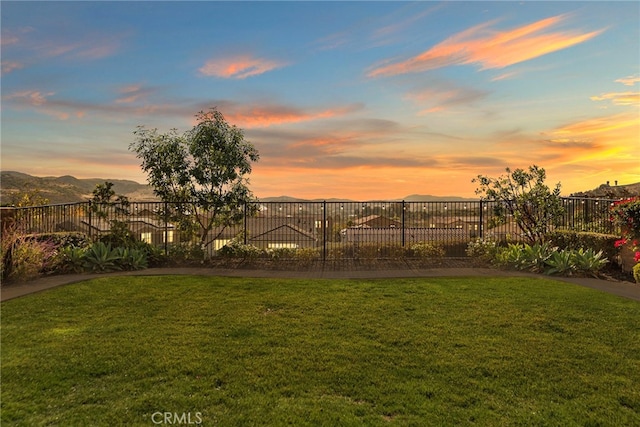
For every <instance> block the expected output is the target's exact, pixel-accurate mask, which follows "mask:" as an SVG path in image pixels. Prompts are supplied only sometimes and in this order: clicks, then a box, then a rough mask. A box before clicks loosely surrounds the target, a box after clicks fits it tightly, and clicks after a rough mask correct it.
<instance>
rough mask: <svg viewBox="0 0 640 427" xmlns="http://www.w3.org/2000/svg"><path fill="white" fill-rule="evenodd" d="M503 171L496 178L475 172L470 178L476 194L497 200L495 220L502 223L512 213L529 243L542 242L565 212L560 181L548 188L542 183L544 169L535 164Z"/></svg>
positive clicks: (544, 175)
mask: <svg viewBox="0 0 640 427" xmlns="http://www.w3.org/2000/svg"><path fill="white" fill-rule="evenodd" d="M506 172H507V175H506V176H504V175H502V176H500V177H498V178H490V177H487V176H482V175H478V177H477V178H475V179H474V180H473V181H472V182H476V183H478V185H479V187H478V188H477V189H476V194H479V195H482V197H483V198H485V199H486V200H490V201H495V202H498V203H497V204H496V205H495V206H494V215H495V218H496V219H497V222H498V224H505V223H506V222H507V221H508V218H510V217H511V218H513V220H514V221H515V223H516V225H517V226H518V228H519V229H520V230H521V231H522V233H523V235H524V237H525V239H526V240H527V241H528V242H529V243H536V242H543V241H544V240H545V236H546V234H547V233H548V232H549V231H550V230H551V228H552V227H553V226H555V225H558V224H559V222H560V220H561V219H562V216H563V214H564V206H563V204H562V199H561V197H560V183H558V184H557V185H556V187H555V188H554V189H553V190H551V189H550V188H549V187H548V186H547V185H545V184H544V181H545V179H546V172H545V170H544V169H543V168H540V167H538V166H535V165H533V166H530V167H529V169H528V170H523V169H516V170H514V171H513V172H512V171H511V170H510V169H509V168H507V169H506ZM496 225H497V224H496Z"/></svg>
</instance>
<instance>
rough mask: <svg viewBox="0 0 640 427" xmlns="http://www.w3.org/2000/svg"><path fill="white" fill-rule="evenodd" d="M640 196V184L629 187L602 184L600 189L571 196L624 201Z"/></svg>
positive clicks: (629, 185)
mask: <svg viewBox="0 0 640 427" xmlns="http://www.w3.org/2000/svg"><path fill="white" fill-rule="evenodd" d="M637 196H640V182H636V183H635V184H627V185H610V184H609V183H607V184H602V185H601V186H599V187H598V188H595V189H593V190H588V191H581V192H578V193H573V194H571V197H588V198H594V199H595V198H598V199H624V198H627V197H637Z"/></svg>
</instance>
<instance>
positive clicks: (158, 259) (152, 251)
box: [135, 242, 169, 267]
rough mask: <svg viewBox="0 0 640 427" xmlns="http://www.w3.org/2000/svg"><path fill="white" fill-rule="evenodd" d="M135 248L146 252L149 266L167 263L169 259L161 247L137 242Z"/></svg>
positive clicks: (160, 265) (159, 265) (161, 265)
mask: <svg viewBox="0 0 640 427" xmlns="http://www.w3.org/2000/svg"><path fill="white" fill-rule="evenodd" d="M135 249H138V250H141V251H144V252H145V253H146V254H147V264H148V266H149V267H163V266H165V265H167V263H168V261H169V256H168V255H167V254H166V253H165V252H164V249H163V248H161V247H158V246H154V245H152V244H150V243H147V242H138V243H137V244H136V246H135Z"/></svg>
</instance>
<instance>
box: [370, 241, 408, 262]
mask: <svg viewBox="0 0 640 427" xmlns="http://www.w3.org/2000/svg"><path fill="white" fill-rule="evenodd" d="M377 252H378V254H377V255H378V256H377V258H384V259H399V258H404V257H405V255H406V250H405V248H404V247H402V246H401V245H394V244H389V245H383V246H380V247H379V248H378V251H377Z"/></svg>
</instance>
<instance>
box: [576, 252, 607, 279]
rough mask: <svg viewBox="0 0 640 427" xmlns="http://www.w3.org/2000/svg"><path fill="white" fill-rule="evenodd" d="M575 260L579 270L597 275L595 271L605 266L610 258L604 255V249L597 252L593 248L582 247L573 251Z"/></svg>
mask: <svg viewBox="0 0 640 427" xmlns="http://www.w3.org/2000/svg"><path fill="white" fill-rule="evenodd" d="M573 262H574V264H575V268H576V270H577V271H579V272H582V273H586V274H591V275H593V276H595V273H597V272H598V271H599V270H600V269H601V268H602V267H604V266H605V265H606V264H607V263H608V262H609V260H608V259H607V258H605V257H604V256H603V254H602V251H599V252H596V251H595V250H593V249H591V248H589V249H587V250H586V251H585V250H584V249H582V248H580V249H578V250H577V251H573Z"/></svg>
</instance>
